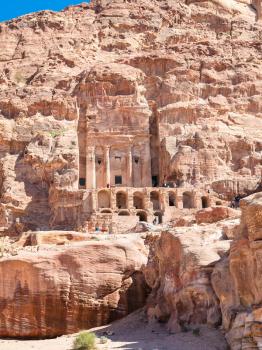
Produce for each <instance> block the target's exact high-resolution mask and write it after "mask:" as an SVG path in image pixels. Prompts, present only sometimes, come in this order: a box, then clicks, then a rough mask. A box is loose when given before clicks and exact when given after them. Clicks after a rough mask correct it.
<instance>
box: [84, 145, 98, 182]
mask: <svg viewBox="0 0 262 350" xmlns="http://www.w3.org/2000/svg"><path fill="white" fill-rule="evenodd" d="M86 159H87V162H86V187H87V188H90V187H91V188H92V189H95V188H96V152H95V147H88V148H87V157H86Z"/></svg>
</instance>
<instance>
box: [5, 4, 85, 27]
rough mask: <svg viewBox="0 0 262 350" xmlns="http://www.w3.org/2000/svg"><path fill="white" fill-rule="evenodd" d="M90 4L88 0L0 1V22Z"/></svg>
mask: <svg viewBox="0 0 262 350" xmlns="http://www.w3.org/2000/svg"><path fill="white" fill-rule="evenodd" d="M81 2H89V1H88V0H0V22H3V21H7V20H9V19H12V18H15V17H18V16H22V15H25V14H26V13H30V12H35V11H41V10H54V11H59V10H61V9H63V8H64V7H66V6H69V5H75V4H80V3H81Z"/></svg>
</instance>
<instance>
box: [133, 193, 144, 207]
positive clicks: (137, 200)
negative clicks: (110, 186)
mask: <svg viewBox="0 0 262 350" xmlns="http://www.w3.org/2000/svg"><path fill="white" fill-rule="evenodd" d="M133 205H134V207H135V208H136V209H144V195H143V193H142V192H135V193H134V195H133Z"/></svg>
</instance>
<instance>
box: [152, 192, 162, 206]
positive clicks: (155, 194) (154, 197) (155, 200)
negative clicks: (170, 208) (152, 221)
mask: <svg viewBox="0 0 262 350" xmlns="http://www.w3.org/2000/svg"><path fill="white" fill-rule="evenodd" d="M150 201H151V203H152V204H153V210H159V209H160V200H159V192H157V191H152V192H151V193H150Z"/></svg>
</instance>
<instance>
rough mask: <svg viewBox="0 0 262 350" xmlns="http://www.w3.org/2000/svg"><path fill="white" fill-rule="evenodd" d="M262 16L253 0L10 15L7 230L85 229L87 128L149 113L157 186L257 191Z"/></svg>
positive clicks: (115, 0)
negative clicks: (81, 187) (82, 185)
mask: <svg viewBox="0 0 262 350" xmlns="http://www.w3.org/2000/svg"><path fill="white" fill-rule="evenodd" d="M260 17H261V1H255V0H254V1H249V0H246V1H243V0H241V1H238V0H231V1H224V0H219V1H218V0H216V1H215V0H213V1H211V0H210V1H185V0H181V1H168V0H160V1H156V0H136V1H132V2H129V1H124V0H92V1H91V3H90V4H82V5H79V6H72V7H69V8H67V9H65V10H64V11H62V12H59V13H55V12H51V11H42V12H40V13H37V14H30V15H27V16H23V17H21V18H18V19H15V20H12V21H8V22H6V23H1V24H0V42H1V52H0V156H1V167H0V177H1V179H0V180H1V181H0V182H1V186H0V190H1V193H0V195H1V208H0V209H1V210H0V221H1V223H2V225H1V227H2V229H3V230H6V231H9V233H17V227H16V226H15V224H16V223H17V221H19V223H20V224H21V225H22V226H23V227H24V229H27V228H30V229H33V230H36V229H47V228H48V227H50V226H51V227H56V226H59V225H60V224H64V226H66V227H67V228H68V227H69V224H70V223H71V226H72V228H74V229H75V228H77V227H78V226H79V225H80V224H81V222H82V220H83V218H82V216H84V217H86V215H87V214H88V213H87V211H86V207H87V205H86V204H85V201H86V202H87V201H88V199H85V198H84V195H83V193H81V192H79V191H78V179H79V176H80V177H81V176H82V174H85V167H84V165H83V164H84V162H85V157H86V154H85V152H86V148H85V139H86V132H87V133H88V132H90V131H92V132H96V125H98V124H99V125H103V128H104V130H109V129H110V130H111V129H112V130H115V131H116V132H119V134H121V133H122V129H121V125H122V121H123V120H125V122H128V124H129V126H130V128H131V129H132V128H133V127H134V126H136V127H138V128H140V129H141V130H142V129H143V128H144V127H145V118H148V116H149V117H150V121H151V124H150V125H151V126H150V129H151V133H152V138H151V153H152V154H151V158H152V168H153V172H154V173H159V183H161V182H163V181H164V179H166V180H168V181H175V182H177V183H178V184H185V185H186V186H192V185H194V186H195V187H198V188H203V187H208V188H210V189H213V190H214V191H216V192H218V193H220V194H221V197H222V199H229V198H231V197H232V195H234V194H236V193H240V192H243V193H248V191H254V190H255V188H256V186H257V182H258V180H259V179H260V176H261V152H262V143H261V129H262V122H261V113H262V109H261V99H260V96H261V71H262V69H261V62H262V55H261V52H262V51H261V34H262V27H261V21H259V20H258V19H259V18H260ZM87 32H88V35H87V34H86V33H87ZM87 137H88V136H87ZM157 159H159V160H160V161H159V164H158V161H157ZM65 202H66V206H65ZM81 215H82V216H81ZM18 231H19V230H18ZM18 233H19V232H18Z"/></svg>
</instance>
